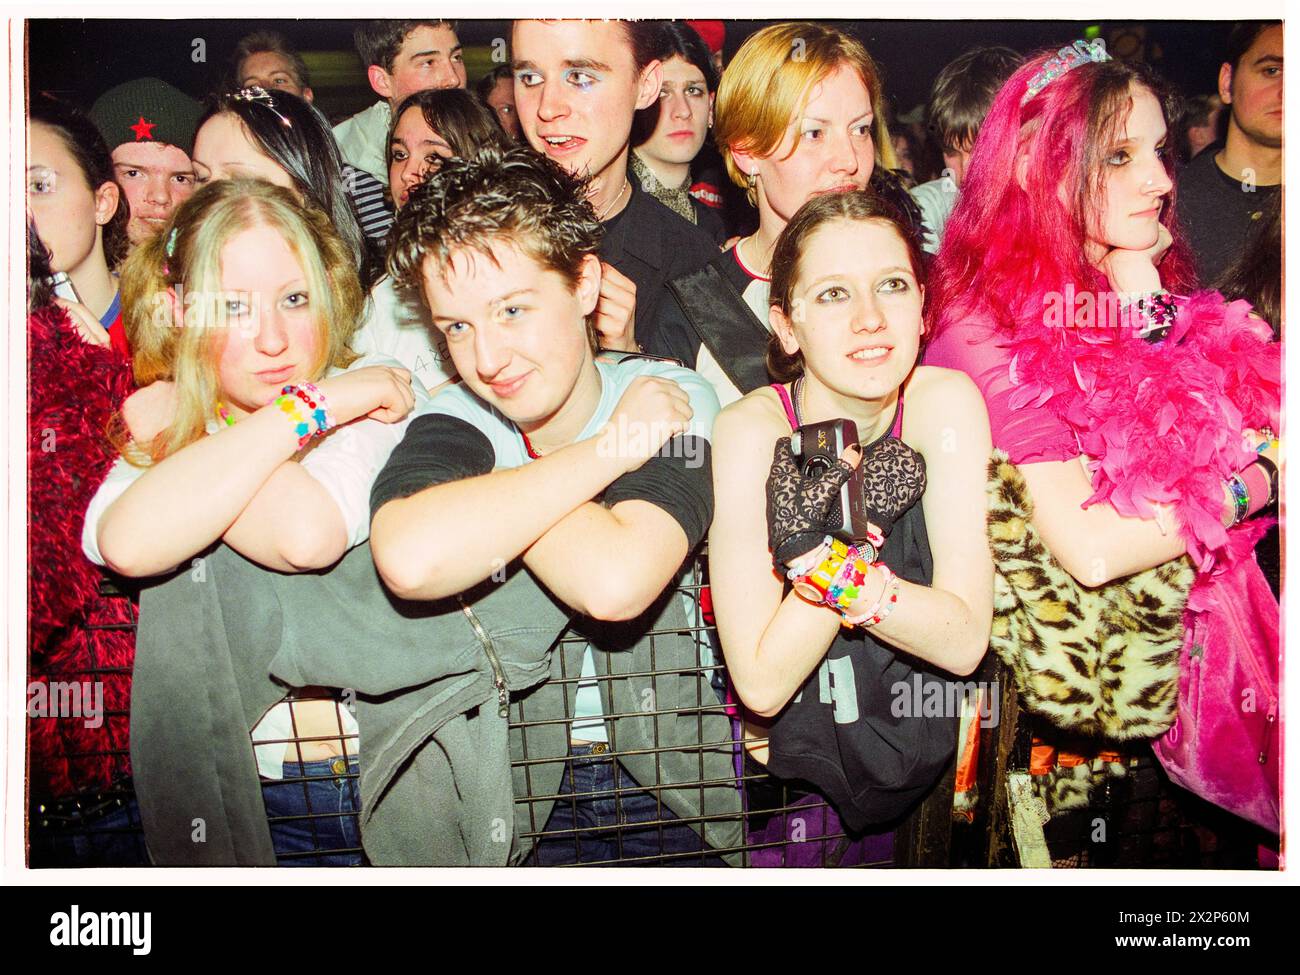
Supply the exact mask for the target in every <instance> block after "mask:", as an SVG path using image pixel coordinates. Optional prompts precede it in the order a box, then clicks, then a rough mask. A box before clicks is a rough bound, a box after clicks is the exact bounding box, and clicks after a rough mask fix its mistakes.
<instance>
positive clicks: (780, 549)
mask: <svg viewBox="0 0 1300 975" xmlns="http://www.w3.org/2000/svg"><path fill="white" fill-rule="evenodd" d="M852 474H853V468H852V467H850V466H849V465H848V464H847V463H846V462H845V461H843V460H837V461H836V462H835V466H834V467H832V468H830V469H829V470H827V471H825V472H823V473H821V474H818V475H817V476H816V477H805V476H804V475H803V474H802V473H801V472H800V470H799V464H798V462H797V461H796V460H795V457H794V453H793V451H792V450H791V449H790V438H789V437H782V438H781V439H780V440H778V441H777V442H776V450H775V451H774V452H773V455H772V469H771V471H770V472H769V473H768V475H767V544H768V547H769V548H771V550H772V555H773V557H774V558H775V559H776V561H777V562H778V563H780V564H781V565H789V564H790V562H792V561H794V560H795V559H797V558H799V556H801V555H804V554H806V553H808V552H810V551H812V550H813V549H814V548H816V547H817V544H818V543H819V542H820V541H821V540H822V536H824V535H825V534H826V513H827V512H828V511H829V510H830V507H831V504H832V503H833V502H834V500H835V497H836V495H837V494H838V493H839V490H840V488H841V487H843V486H844V482H845V481H847V480H848V479H849V478H850V477H851V476H852Z"/></svg>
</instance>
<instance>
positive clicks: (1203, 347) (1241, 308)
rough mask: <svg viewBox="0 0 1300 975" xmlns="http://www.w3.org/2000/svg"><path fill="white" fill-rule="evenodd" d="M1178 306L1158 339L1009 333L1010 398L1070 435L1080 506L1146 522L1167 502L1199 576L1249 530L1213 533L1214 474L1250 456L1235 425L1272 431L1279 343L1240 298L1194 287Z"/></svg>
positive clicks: (1121, 332) (1107, 330)
mask: <svg viewBox="0 0 1300 975" xmlns="http://www.w3.org/2000/svg"><path fill="white" fill-rule="evenodd" d="M1178 305H1179V312H1178V317H1177V322H1176V324H1175V325H1174V327H1173V329H1172V330H1171V331H1170V333H1169V335H1168V336H1167V337H1166V338H1165V339H1164V341H1162V342H1159V343H1151V342H1147V341H1146V340H1145V339H1143V338H1141V337H1140V336H1139V335H1138V334H1137V332H1136V331H1135V330H1134V329H1133V328H1132V327H1129V326H1128V325H1127V324H1126V323H1121V324H1120V325H1119V327H1102V328H1030V329H1021V330H1019V333H1018V334H1017V335H1016V337H1015V338H1013V339H1012V341H1011V343H1010V349H1011V351H1012V360H1011V371H1012V377H1013V379H1014V381H1015V382H1016V383H1017V386H1018V389H1017V391H1016V393H1015V394H1013V396H1012V399H1011V402H1010V405H1011V406H1012V408H1016V409H1019V408H1022V407H1026V406H1033V407H1041V408H1044V409H1050V410H1051V411H1052V412H1054V413H1055V414H1056V415H1057V416H1059V417H1060V418H1061V419H1062V420H1064V421H1065V422H1066V423H1068V424H1069V426H1070V428H1071V429H1072V430H1074V431H1075V434H1076V435H1077V436H1078V438H1079V446H1080V450H1081V452H1082V453H1084V454H1085V455H1087V457H1088V458H1090V464H1089V466H1090V469H1091V471H1092V479H1093V487H1094V489H1095V490H1094V492H1093V495H1092V497H1090V498H1089V499H1088V500H1087V501H1086V502H1085V504H1084V506H1085V507H1087V506H1088V505H1092V504H1097V503H1099V502H1106V503H1108V504H1110V505H1111V506H1112V507H1114V509H1115V510H1116V511H1118V512H1119V513H1120V514H1122V515H1127V516H1131V517H1140V518H1154V517H1155V509H1154V507H1153V505H1156V504H1167V505H1171V506H1172V508H1173V510H1174V512H1175V514H1176V516H1177V519H1178V525H1179V530H1180V532H1181V534H1182V536H1183V538H1184V539H1185V540H1186V542H1187V551H1188V554H1189V555H1190V556H1191V557H1192V560H1193V562H1194V563H1195V564H1196V565H1197V567H1198V569H1199V570H1200V571H1201V572H1207V571H1209V570H1210V569H1211V568H1212V567H1213V566H1214V564H1215V562H1216V561H1217V559H1218V558H1219V557H1220V555H1224V554H1227V552H1228V548H1227V546H1228V542H1229V535H1230V534H1235V533H1238V532H1242V531H1244V530H1247V528H1248V526H1245V525H1242V526H1238V528H1236V529H1233V530H1232V532H1229V531H1226V530H1225V529H1224V527H1223V524H1222V522H1221V520H1220V513H1221V511H1222V508H1223V481H1224V479H1225V478H1227V477H1228V476H1230V475H1231V474H1233V473H1234V472H1236V471H1239V470H1241V469H1242V468H1243V467H1245V466H1246V465H1247V464H1249V463H1250V461H1251V457H1252V454H1251V453H1250V451H1249V450H1247V449H1246V447H1245V446H1244V444H1243V443H1242V438H1241V431H1242V430H1244V429H1248V428H1250V429H1260V428H1262V427H1266V426H1267V427H1271V428H1272V429H1274V430H1277V429H1279V419H1280V410H1281V347H1280V346H1279V345H1278V344H1277V343H1276V342H1273V341H1272V337H1273V335H1272V331H1271V330H1270V329H1269V327H1268V325H1267V324H1265V323H1264V322H1262V321H1260V320H1259V319H1258V318H1253V317H1251V316H1250V315H1249V311H1250V305H1249V304H1248V303H1247V302H1245V301H1234V302H1227V301H1225V300H1224V298H1223V297H1222V296H1221V295H1220V294H1219V293H1218V292H1217V291H1200V292H1197V293H1196V294H1193V295H1192V296H1190V297H1188V298H1180V299H1178ZM1251 531H1253V529H1251Z"/></svg>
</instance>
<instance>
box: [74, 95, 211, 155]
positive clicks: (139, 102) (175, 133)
mask: <svg viewBox="0 0 1300 975" xmlns="http://www.w3.org/2000/svg"><path fill="white" fill-rule="evenodd" d="M202 114H203V106H201V105H200V104H199V103H198V102H196V101H195V100H194V99H193V98H191V97H190V96H189V95H187V94H185V93H184V92H183V91H181V90H180V89H178V88H175V87H173V86H172V85H169V84H168V83H167V82H165V81H163V80H162V79H160V78H136V79H135V80H134V81H127V82H124V83H123V84H120V85H117V86H116V87H114V88H110V89H109V90H108V91H106V92H104V94H102V95H100V96H99V97H98V98H97V99H95V104H94V105H93V106H91V109H90V117H91V119H93V120H94V122H95V125H96V126H97V127H98V128H99V134H100V135H102V136H103V137H104V142H105V143H106V144H107V146H108V151H109V152H112V151H113V150H114V149H116V148H117V147H118V146H120V145H122V144H123V143H125V142H153V143H156V144H160V145H172V146H179V147H180V148H181V149H182V150H183V151H185V152H188V151H189V148H190V144H191V143H192V142H193V141H194V129H195V127H196V126H197V125H198V121H199V116H200V115H202Z"/></svg>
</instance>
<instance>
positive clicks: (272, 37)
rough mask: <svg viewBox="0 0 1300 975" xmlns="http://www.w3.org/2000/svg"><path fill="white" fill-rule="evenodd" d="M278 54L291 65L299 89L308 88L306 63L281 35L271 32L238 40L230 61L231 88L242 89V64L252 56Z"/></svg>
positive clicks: (261, 31)
mask: <svg viewBox="0 0 1300 975" xmlns="http://www.w3.org/2000/svg"><path fill="white" fill-rule="evenodd" d="M268 52H269V53H271V54H278V55H280V56H281V57H282V58H285V59H286V60H287V61H288V62H289V63H290V64H292V65H293V72H294V74H295V75H297V78H296V79H295V80H296V81H297V82H298V87H299V88H310V87H311V77H310V76H309V75H308V74H307V62H306V61H304V60H303V59H302V55H301V54H299V53H298V51H297V49H296V48H295V47H294V46H293V45H292V44H290V43H289V41H288V40H286V39H285V36H284V35H283V34H277V33H276V32H275V31H273V30H259V31H257V32H255V33H252V34H249V35H247V36H246V37H243V38H241V39H240V41H239V43H238V44H236V45H235V53H234V56H233V57H232V58H231V59H230V68H231V72H232V74H233V77H232V78H231V79H230V80H231V82H232V83H233V84H232V88H242V87H244V78H243V74H244V62H245V61H247V60H248V59H249V58H250V57H252V56H253V55H254V54H262V53H268Z"/></svg>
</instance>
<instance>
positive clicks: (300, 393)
mask: <svg viewBox="0 0 1300 975" xmlns="http://www.w3.org/2000/svg"><path fill="white" fill-rule="evenodd" d="M275 402H276V404H277V405H278V406H279V407H280V409H281V410H283V411H284V412H285V414H286V415H287V416H288V417H289V421H290V422H291V423H293V425H294V432H295V433H297V434H298V447H299V449H301V448H302V447H304V446H305V445H306V444H307V441H309V440H311V439H312V438H313V437H319V436H320V435H321V434H323V433H324V432H325V431H326V430H329V429H330V428H331V427H332V426H334V423H333V418H332V417H331V416H330V414H329V406H328V404H327V403H326V400H325V396H324V394H323V393H321V391H320V390H319V389H318V388H317V387H316V386H315V385H314V384H312V383H298V384H296V385H289V386H285V387H284V388H283V389H282V390H280V395H279V396H278V397H277V398H276V401H275ZM300 403H301V405H299V404H300ZM303 407H306V409H307V410H308V411H310V412H306V413H304V411H303Z"/></svg>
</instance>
